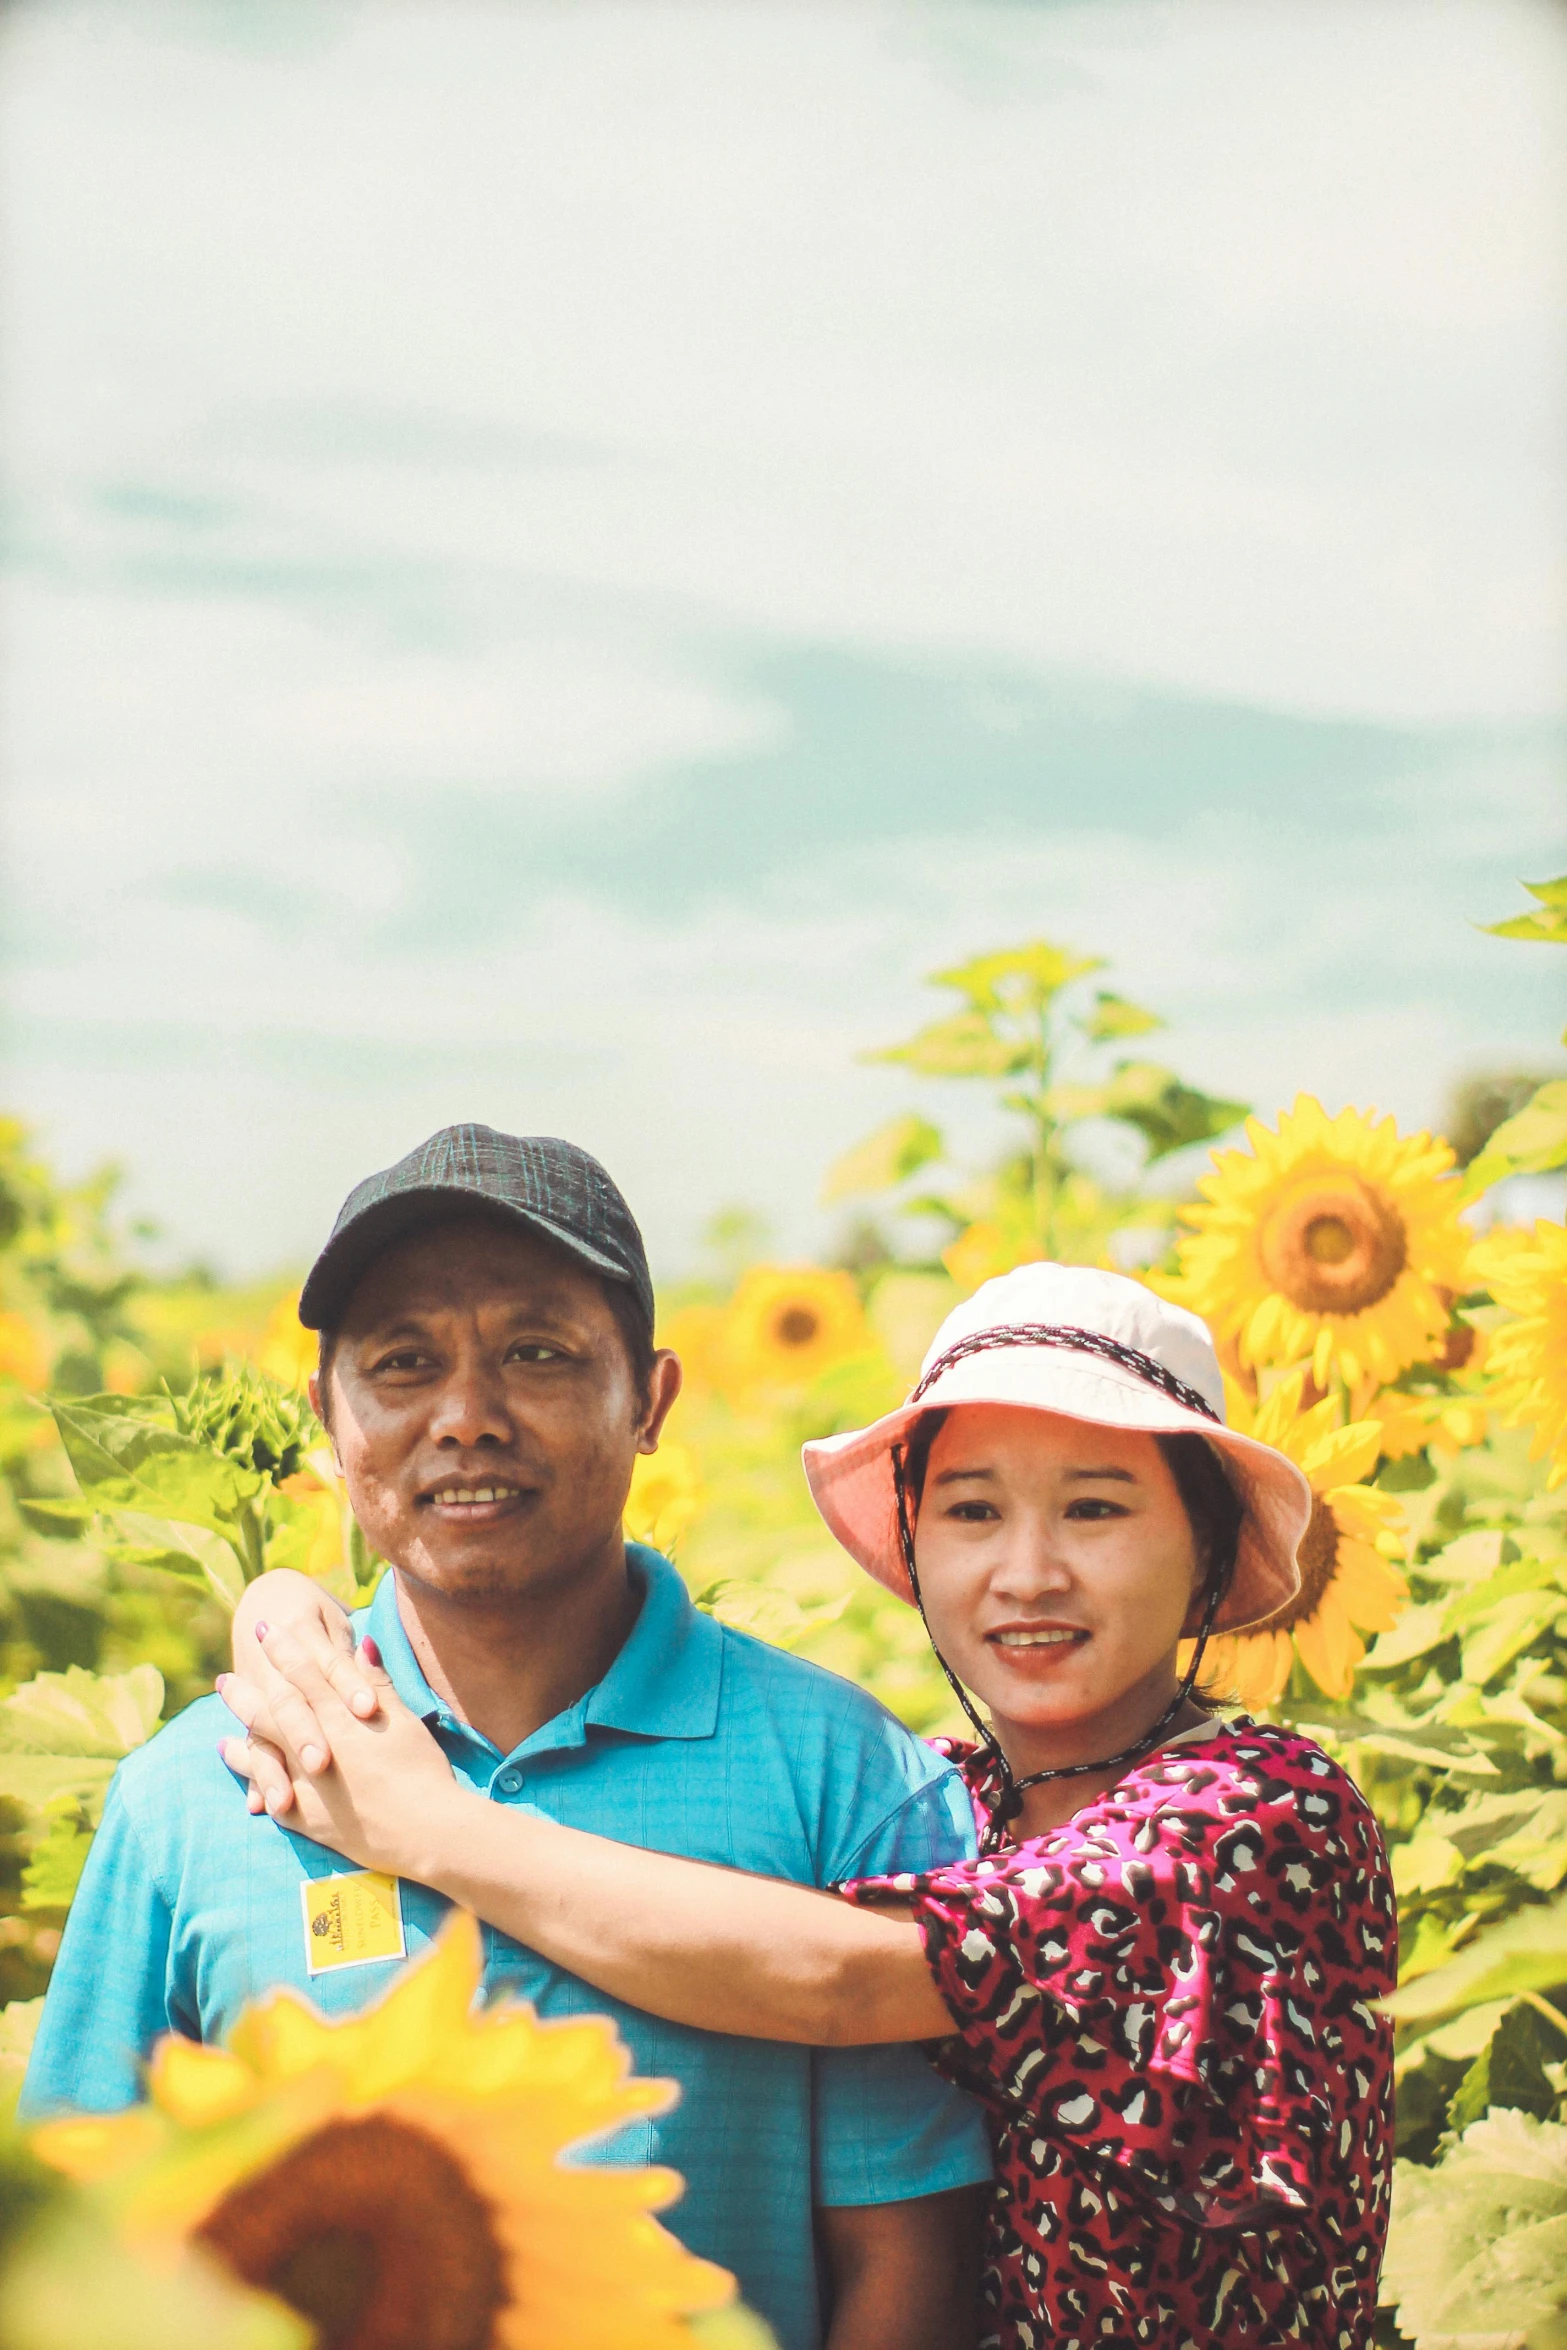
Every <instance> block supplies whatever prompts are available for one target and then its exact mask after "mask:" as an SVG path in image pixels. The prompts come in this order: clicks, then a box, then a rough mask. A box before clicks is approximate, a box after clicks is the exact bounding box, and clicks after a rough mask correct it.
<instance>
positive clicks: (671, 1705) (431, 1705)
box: [364, 1542, 723, 1754]
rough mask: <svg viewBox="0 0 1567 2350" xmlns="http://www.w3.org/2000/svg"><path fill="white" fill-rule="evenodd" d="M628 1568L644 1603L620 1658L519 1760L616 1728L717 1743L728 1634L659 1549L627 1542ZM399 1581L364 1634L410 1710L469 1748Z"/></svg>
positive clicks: (384, 1585) (388, 1585)
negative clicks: (427, 1669) (416, 1638)
mask: <svg viewBox="0 0 1567 2350" xmlns="http://www.w3.org/2000/svg"><path fill="white" fill-rule="evenodd" d="M626 1562H627V1565H628V1566H629V1567H630V1570H631V1574H632V1577H633V1580H634V1581H636V1582H638V1583H640V1584H641V1586H642V1592H643V1598H642V1606H641V1609H640V1610H639V1612H638V1615H637V1620H636V1622H635V1623H634V1624H633V1625H632V1627H631V1630H630V1632H629V1633H628V1634H627V1636H626V1639H625V1642H624V1644H623V1645H622V1647H621V1650H620V1653H619V1654H618V1656H617V1657H616V1658H615V1661H614V1663H613V1664H612V1665H611V1666H610V1668H609V1670H608V1672H607V1673H606V1674H605V1675H604V1678H603V1679H602V1680H601V1681H599V1682H598V1683H596V1684H595V1686H594V1687H593V1688H591V1689H589V1690H588V1691H587V1692H586V1693H585V1695H583V1696H582V1697H580V1698H578V1700H577V1702H576V1704H575V1705H573V1706H570V1707H568V1708H567V1710H566V1711H565V1712H564V1713H562V1714H557V1715H556V1716H555V1719H554V1720H553V1721H551V1722H546V1723H544V1724H543V1725H542V1727H541V1728H539V1729H537V1730H535V1731H534V1733H533V1735H532V1737H531V1738H529V1739H526V1740H525V1741H524V1743H523V1745H522V1746H520V1747H519V1748H518V1749H517V1752H518V1753H519V1754H537V1753H540V1752H543V1751H545V1750H547V1749H549V1748H552V1747H562V1746H582V1745H585V1744H586V1742H587V1733H588V1731H589V1730H590V1729H596V1730H618V1731H621V1732H622V1733H624V1734H625V1735H626V1736H628V1737H633V1738H711V1737H712V1735H713V1733H714V1731H715V1730H716V1729H717V1727H718V1701H719V1694H720V1686H721V1682H722V1678H723V1635H722V1633H721V1632H720V1631H719V1628H718V1626H717V1625H716V1624H715V1623H714V1622H713V1620H712V1618H711V1617H710V1616H705V1615H702V1614H701V1613H700V1612H699V1611H698V1610H697V1609H696V1608H695V1607H693V1606H692V1604H691V1596H690V1593H689V1592H688V1591H687V1590H686V1587H685V1584H684V1582H683V1581H682V1580H681V1578H680V1575H679V1574H678V1573H677V1571H676V1570H675V1568H674V1567H672V1566H671V1565H670V1563H669V1561H668V1559H666V1558H664V1557H662V1556H661V1555H660V1553H659V1552H658V1551H656V1550H650V1549H648V1548H647V1546H646V1545H645V1544H644V1543H640V1542H628V1543H627V1545H626ZM395 1575H396V1570H395V1569H390V1570H388V1572H387V1573H386V1574H385V1575H383V1576H382V1578H381V1584H380V1588H379V1589H378V1591H377V1592H376V1595H375V1597H374V1599H373V1600H372V1601H371V1603H370V1608H369V1613H368V1615H367V1617H366V1619H365V1623H364V1629H365V1630H366V1631H367V1632H370V1633H371V1634H372V1635H373V1636H374V1639H375V1642H376V1645H377V1647H378V1648H379V1649H380V1651H381V1660H382V1662H383V1664H384V1665H385V1667H386V1670H387V1672H388V1674H389V1675H390V1677H391V1682H392V1687H393V1688H394V1689H395V1690H396V1691H397V1694H398V1696H399V1697H400V1698H401V1699H402V1701H403V1703H404V1705H406V1706H407V1707H408V1708H409V1710H410V1712H412V1713H416V1714H418V1715H419V1716H420V1717H421V1719H422V1720H424V1721H427V1722H430V1723H432V1725H433V1726H434V1727H435V1728H437V1729H441V1730H446V1731H450V1732H452V1733H454V1734H455V1735H457V1736H459V1737H462V1738H466V1739H469V1740H472V1739H474V1738H476V1736H477V1733H476V1732H475V1731H474V1730H472V1729H471V1728H470V1727H469V1726H468V1724H467V1723H466V1722H460V1721H459V1720H458V1719H457V1717H456V1715H455V1714H454V1713H453V1712H452V1711H451V1709H450V1708H449V1707H448V1706H447V1705H445V1704H443V1702H442V1701H441V1699H440V1698H438V1697H437V1696H436V1694H435V1691H434V1690H433V1689H432V1688H431V1687H430V1684H429V1682H428V1681H427V1680H426V1679H425V1677H424V1673H423V1671H422V1670H421V1668H420V1664H419V1660H418V1658H417V1657H416V1656H415V1655H414V1652H413V1647H412V1644H411V1642H410V1641H409V1638H408V1635H407V1633H406V1632H405V1631H404V1629H403V1619H402V1616H401V1615H400V1613H399V1612H398V1606H397V1586H396V1581H395Z"/></svg>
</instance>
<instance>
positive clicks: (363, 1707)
mask: <svg viewBox="0 0 1567 2350" xmlns="http://www.w3.org/2000/svg"><path fill="white" fill-rule="evenodd" d="M353 1707H354V1711H355V1713H356V1714H358V1716H359V1717H360V1719H361V1721H368V1720H369V1718H370V1716H371V1715H372V1714H373V1713H374V1712H375V1699H374V1698H373V1697H372V1696H371V1694H370V1692H369V1690H368V1689H356V1690H355V1691H354V1695H353Z"/></svg>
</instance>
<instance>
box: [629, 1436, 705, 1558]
mask: <svg viewBox="0 0 1567 2350" xmlns="http://www.w3.org/2000/svg"><path fill="white" fill-rule="evenodd" d="M701 1506H702V1478H701V1474H700V1472H699V1470H698V1468H697V1465H696V1455H695V1453H694V1452H693V1451H692V1450H691V1447H690V1446H689V1445H688V1444H680V1443H678V1442H677V1441H676V1440H675V1439H673V1438H672V1437H668V1436H666V1437H665V1438H664V1440H663V1442H662V1443H661V1444H660V1446H659V1448H658V1450H657V1452H644V1453H639V1454H638V1455H637V1460H636V1466H635V1467H634V1468H633V1470H632V1472H631V1491H630V1493H629V1494H628V1495H627V1496H626V1532H627V1533H628V1534H629V1535H630V1536H631V1539H632V1541H633V1542H650V1543H652V1545H653V1547H654V1549H655V1550H668V1549H669V1548H670V1547H671V1545H672V1544H673V1543H676V1542H678V1541H679V1540H680V1537H681V1535H682V1534H683V1533H684V1532H685V1530H686V1528H687V1527H688V1526H689V1525H690V1523H691V1521H692V1519H693V1518H694V1517H695V1516H696V1514H697V1511H698V1510H699V1509H700V1508H701Z"/></svg>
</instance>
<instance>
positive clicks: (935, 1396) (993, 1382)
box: [805, 1264, 1311, 1632]
mask: <svg viewBox="0 0 1567 2350" xmlns="http://www.w3.org/2000/svg"><path fill="white" fill-rule="evenodd" d="M964 1403H990V1404H1022V1405H1025V1406H1027V1407H1029V1408H1030V1409H1032V1410H1034V1411H1041V1412H1058V1413H1060V1414H1061V1415H1062V1417H1063V1418H1065V1419H1069V1420H1089V1421H1092V1422H1093V1423H1094V1424H1095V1425H1096V1426H1099V1427H1105V1428H1139V1429H1146V1430H1147V1431H1148V1432H1149V1433H1150V1434H1151V1435H1159V1436H1164V1435H1170V1436H1174V1435H1191V1436H1201V1437H1203V1438H1204V1439H1205V1440H1206V1441H1207V1443H1209V1444H1210V1445H1211V1446H1212V1447H1213V1449H1214V1451H1215V1453H1217V1455H1218V1457H1219V1460H1220V1462H1221V1463H1222V1465H1223V1467H1224V1469H1225V1471H1226V1472H1227V1474H1228V1476H1229V1480H1230V1483H1231V1484H1232V1485H1233V1486H1234V1488H1235V1491H1236V1493H1237V1495H1238V1496H1239V1498H1240V1501H1241V1502H1242V1504H1243V1505H1244V1509H1245V1517H1244V1519H1243V1521H1242V1524H1241V1533H1240V1545H1239V1549H1238V1552H1237V1556H1236V1561H1235V1575H1234V1579H1233V1581H1232V1582H1231V1585H1230V1589H1229V1592H1228V1594H1227V1596H1226V1598H1225V1600H1224V1602H1223V1604H1222V1606H1221V1607H1220V1608H1219V1610H1218V1613H1217V1614H1216V1616H1215V1617H1214V1620H1213V1626H1212V1628H1213V1630H1214V1631H1215V1632H1240V1631H1244V1630H1245V1629H1246V1628H1247V1626H1248V1625H1253V1624H1258V1623H1261V1622H1262V1621H1263V1620H1264V1619H1265V1618H1266V1617H1268V1616H1271V1615H1272V1614H1273V1613H1274V1612H1275V1610H1276V1609H1278V1608H1281V1607H1284V1606H1285V1605H1287V1603H1288V1602H1289V1601H1290V1600H1292V1599H1293V1598H1295V1596H1296V1594H1297V1593H1298V1592H1299V1590H1300V1569H1299V1567H1298V1565H1297V1564H1296V1558H1295V1553H1296V1549H1297V1547H1298V1545H1299V1542H1300V1538H1301V1536H1302V1535H1303V1534H1304V1533H1305V1531H1306V1526H1307V1523H1308V1521H1309V1519H1310V1517H1311V1487H1310V1486H1309V1485H1308V1483H1307V1481H1306V1479H1305V1477H1304V1476H1303V1475H1302V1473H1301V1471H1300V1470H1299V1469H1298V1468H1296V1466H1295V1464H1294V1462H1293V1461H1291V1460H1287V1459H1286V1458H1285V1456H1284V1454H1283V1453H1281V1452H1277V1451H1275V1450H1274V1448H1273V1446H1272V1445H1271V1444H1261V1443H1259V1442H1258V1441H1257V1439H1256V1438H1255V1437H1254V1436H1242V1435H1241V1434H1240V1433H1239V1431H1238V1430H1236V1429H1234V1428H1227V1427H1226V1426H1225V1424H1224V1381H1223V1378H1222V1376H1221V1374H1220V1371H1219V1360H1218V1357H1217V1355H1216V1354H1215V1353H1214V1351H1213V1340H1212V1339H1211V1338H1210V1337H1209V1335H1208V1331H1207V1327H1206V1325H1205V1324H1204V1323H1202V1322H1200V1321H1199V1320H1198V1319H1197V1316H1196V1315H1195V1314H1189V1313H1187V1312H1186V1311H1185V1309H1184V1308H1183V1307H1181V1306H1175V1305H1169V1304H1167V1303H1166V1301H1165V1300H1164V1299H1163V1298H1161V1297H1156V1296H1155V1294H1154V1292H1153V1291H1152V1290H1151V1289H1146V1288H1145V1287H1144V1286H1143V1284H1142V1283H1141V1282H1140V1281H1132V1280H1129V1279H1128V1278H1127V1277H1126V1275H1125V1274H1122V1273H1100V1272H1096V1271H1094V1270H1092V1269H1091V1268H1089V1267H1086V1266H1079V1265H1053V1264H1036V1265H1020V1266H1019V1267H1018V1269H1017V1271H1016V1272H1015V1273H1004V1274H1002V1275H1001V1277H1000V1278H999V1279H998V1280H995V1281H987V1282H986V1283H985V1284H984V1286H983V1288H981V1289H978V1290H976V1291H975V1293H974V1295H973V1296H972V1297H971V1298H968V1299H967V1300H965V1302H964V1303H963V1304H962V1305H960V1306H955V1307H954V1308H953V1310H952V1312H951V1313H950V1314H949V1315H948V1316H947V1319H946V1320H945V1321H944V1322H943V1323H942V1325H941V1328H940V1329H939V1330H938V1331H937V1333H936V1335H935V1338H934V1339H933V1340H932V1341H931V1347H930V1352H929V1353H928V1354H927V1355H926V1357H925V1362H924V1367H923V1369H922V1371H921V1373H920V1376H919V1378H918V1380H917V1381H916V1382H915V1385H914V1388H913V1391H912V1393H911V1394H910V1396H909V1398H908V1401H907V1402H906V1403H903V1404H900V1405H899V1407H898V1409H897V1410H896V1411H895V1412H888V1413H886V1414H885V1415H884V1417H883V1418H881V1419H879V1420H875V1421H873V1422H872V1424H871V1425H870V1427H868V1428H857V1429H853V1430H851V1431H850V1432H849V1433H848V1434H847V1435H843V1436H825V1437H822V1438H821V1439H820V1440H819V1441H818V1442H816V1443H814V1444H808V1445H806V1447H805V1474H806V1477H807V1479H808V1481H809V1483H810V1488H811V1492H812V1495H813V1496H814V1498H815V1501H816V1506H817V1508H818V1509H819V1510H820V1511H821V1513H822V1516H823V1517H824V1518H825V1519H826V1521H827V1523H828V1525H829V1526H830V1527H831V1528H832V1531H833V1533H834V1534H835V1535H836V1536H837V1538H838V1540H839V1541H840V1542H841V1543H842V1544H843V1546H844V1548H845V1550H847V1551H848V1552H849V1553H850V1555H851V1556H852V1557H854V1558H856V1559H858V1561H859V1563H860V1565H861V1566H862V1567H864V1569H865V1570H866V1572H867V1574H871V1575H874V1576H875V1578H876V1580H877V1582H878V1583H884V1584H885V1585H886V1587H887V1589H888V1590H889V1591H895V1592H896V1593H897V1595H898V1597H899V1598H900V1599H906V1600H907V1601H908V1602H909V1603H910V1605H911V1606H912V1605H913V1604H914V1591H913V1587H912V1585H911V1584H910V1581H909V1575H908V1569H907V1567H906V1566H905V1565H904V1561H903V1550H902V1544H901V1541H900V1537H899V1531H898V1509H897V1495H896V1489H895V1486H894V1482H893V1465H892V1450H893V1446H894V1445H895V1444H898V1443H901V1442H902V1441H903V1440H904V1439H905V1438H906V1437H907V1435H908V1433H909V1430H910V1428H911V1427H912V1426H913V1424H914V1423H915V1422H916V1421H917V1420H919V1419H920V1417H921V1416H922V1415H923V1414H924V1413H925V1412H928V1411H935V1410H938V1409H942V1408H950V1407H951V1406H952V1405H953V1404H964Z"/></svg>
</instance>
